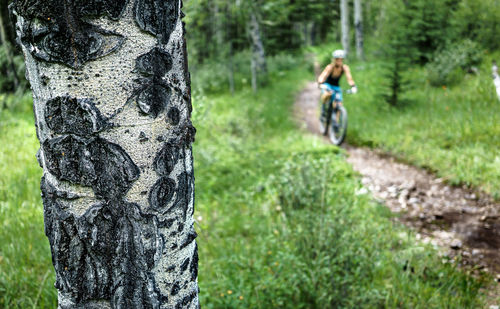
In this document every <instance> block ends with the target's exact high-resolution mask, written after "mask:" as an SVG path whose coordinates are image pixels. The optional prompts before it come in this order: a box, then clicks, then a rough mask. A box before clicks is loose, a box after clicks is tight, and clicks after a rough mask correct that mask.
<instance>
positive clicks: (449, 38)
mask: <svg viewBox="0 0 500 309" xmlns="http://www.w3.org/2000/svg"><path fill="white" fill-rule="evenodd" d="M7 6H8V1H6V0H2V1H1V2H0V10H1V14H0V40H1V43H2V45H1V48H0V72H1V74H0V224H1V226H2V229H1V231H0V306H1V307H3V308H55V307H56V302H57V295H56V290H55V288H54V287H53V284H54V281H55V274H54V271H53V269H52V265H51V256H50V248H49V244H48V241H47V239H46V237H45V235H44V230H43V207H42V204H41V199H40V190H39V182H40V177H41V173H42V171H41V169H40V168H39V167H38V164H37V162H36V158H35V154H36V152H37V150H38V148H39V142H38V140H37V139H36V133H35V126H34V119H33V115H32V99H31V93H30V88H29V85H28V82H27V81H26V79H25V76H24V71H25V67H24V63H23V56H22V53H21V50H20V48H19V47H18V46H17V44H16V42H15V32H14V27H13V25H12V22H11V19H10V17H9V12H8V8H7ZM183 11H184V13H185V15H186V17H185V18H184V21H185V23H186V37H187V44H188V55H189V68H190V71H191V77H192V88H193V107H194V112H193V116H192V117H193V122H194V124H195V126H196V127H197V129H198V133H197V141H196V143H195V144H194V151H195V167H196V186H197V187H196V207H197V211H196V214H195V218H196V221H197V231H198V234H199V237H198V244H199V247H200V277H199V280H200V289H201V291H200V300H201V304H202V306H203V307H205V308H344V307H347V308H360V307H362V308H424V307H425V308H489V307H490V306H493V307H495V306H497V307H495V308H498V304H499V294H498V283H495V280H496V279H495V276H496V273H495V272H492V271H488V269H486V270H485V269H484V266H480V265H472V266H469V267H468V268H467V267H466V268H463V267H458V266H457V265H459V264H460V260H461V257H460V256H453V257H452V256H448V255H446V254H443V252H442V250H441V249H440V248H439V247H438V246H433V245H432V244H430V243H429V244H425V243H422V242H421V241H419V240H417V237H416V232H415V231H414V230H412V229H409V228H407V227H405V226H403V225H402V224H400V223H398V221H397V220H396V219H395V218H397V216H398V215H397V214H392V213H391V212H390V211H389V210H388V209H387V208H386V207H385V205H384V204H383V203H381V202H380V201H377V200H374V199H373V198H372V197H371V196H370V194H368V193H366V192H365V191H363V190H362V188H363V184H362V183H361V180H360V177H359V175H358V174H357V173H356V172H354V171H353V169H352V167H351V166H350V165H349V164H348V163H347V162H346V152H345V151H344V150H343V149H340V148H338V147H335V146H332V145H327V144H325V143H324V142H323V140H322V139H321V138H319V137H317V136H314V135H312V134H310V133H307V132H305V130H303V129H301V127H302V126H303V125H302V124H301V123H297V120H296V119H297V117H298V116H300V115H297V113H298V112H297V110H296V109H294V102H295V101H296V98H297V94H298V93H300V91H302V90H303V89H304V87H305V86H306V85H307V83H311V82H313V81H315V79H316V76H317V74H318V73H319V72H320V71H321V70H322V69H323V68H324V67H325V66H326V65H327V64H329V63H330V61H331V52H332V51H333V50H335V49H346V50H348V57H347V59H346V60H345V63H347V64H348V65H349V66H350V67H351V71H352V74H353V77H354V80H355V81H356V85H357V86H358V89H359V94H358V95H356V96H350V97H348V98H346V100H345V106H346V108H347V109H348V111H349V121H350V123H349V132H348V136H347V142H348V143H349V144H350V145H353V146H364V147H369V148H373V149H378V150H379V151H381V152H383V153H390V154H391V155H393V156H396V157H398V158H399V159H400V160H403V161H405V162H408V163H410V164H412V165H415V166H418V167H423V168H425V169H427V170H430V171H432V172H433V173H434V174H436V177H440V179H443V181H445V182H446V183H448V184H450V185H457V186H465V187H467V188H474V189H477V190H480V191H481V192H485V194H487V195H489V196H491V197H492V198H493V199H494V200H495V199H496V200H498V199H499V198H500V155H499V153H498V146H499V145H500V102H499V98H498V96H497V92H496V89H495V84H494V78H497V79H498V76H497V75H495V71H494V66H493V64H494V61H495V60H500V40H499V31H500V0H481V1H477V0H342V1H339V0H266V1H263V0H254V1H243V0H186V1H184V8H183ZM341 85H342V86H343V87H344V88H346V87H347V83H346V82H345V80H343V81H342V84H341ZM318 91H319V90H318ZM496 228H498V227H496ZM490 270H491V269H490Z"/></svg>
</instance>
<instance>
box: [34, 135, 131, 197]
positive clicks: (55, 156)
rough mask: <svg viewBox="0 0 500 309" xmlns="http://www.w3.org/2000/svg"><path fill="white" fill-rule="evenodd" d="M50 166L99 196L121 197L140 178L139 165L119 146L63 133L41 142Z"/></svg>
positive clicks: (102, 140)
mask: <svg viewBox="0 0 500 309" xmlns="http://www.w3.org/2000/svg"><path fill="white" fill-rule="evenodd" d="M42 148H43V151H44V154H45V162H46V166H47V169H48V170H49V172H51V173H52V174H53V175H55V176H56V177H57V178H58V179H60V180H67V181H69V182H71V183H74V184H80V185H83V186H91V187H92V189H93V190H94V192H95V194H96V196H97V197H98V198H103V199H105V200H119V199H120V198H121V197H122V196H123V195H124V194H125V193H126V192H127V191H128V190H129V189H130V187H131V185H132V183H133V182H134V181H135V180H137V179H138V178H139V174H140V171H139V168H138V167H137V166H136V165H135V164H134V162H133V161H132V159H130V157H129V155H128V154H127V153H126V152H125V151H124V150H123V149H122V148H121V147H120V146H118V145H116V144H113V143H110V142H108V141H106V140H104V139H102V138H90V139H85V138H81V137H78V136H75V135H64V136H61V137H57V138H53V139H49V140H46V141H45V142H44V143H43V145H42Z"/></svg>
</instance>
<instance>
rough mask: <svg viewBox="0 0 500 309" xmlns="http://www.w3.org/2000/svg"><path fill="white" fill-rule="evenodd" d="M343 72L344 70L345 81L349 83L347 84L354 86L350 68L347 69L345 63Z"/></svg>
mask: <svg viewBox="0 0 500 309" xmlns="http://www.w3.org/2000/svg"><path fill="white" fill-rule="evenodd" d="M344 72H345V77H346V78H347V83H348V84H349V86H351V87H354V86H356V83H355V82H354V79H352V75H351V69H349V66H348V65H346V64H344Z"/></svg>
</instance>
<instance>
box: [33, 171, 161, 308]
mask: <svg viewBox="0 0 500 309" xmlns="http://www.w3.org/2000/svg"><path fill="white" fill-rule="evenodd" d="M41 188H42V192H43V194H42V198H43V201H44V206H45V207H44V221H45V233H46V235H47V237H48V238H49V242H50V244H51V251H52V261H53V264H54V268H55V269H56V288H57V289H58V290H60V291H62V292H65V293H70V294H71V295H72V298H73V300H74V301H75V303H76V308H90V307H89V305H86V304H87V303H91V302H92V301H95V300H97V299H107V300H110V301H111V304H112V307H113V308H135V307H136V306H137V305H139V304H140V305H142V307H141V308H158V306H159V305H158V300H157V296H156V295H157V293H151V292H150V291H151V289H152V288H154V278H152V277H151V276H150V275H148V273H149V269H151V268H152V267H153V266H152V264H153V262H152V261H148V260H149V259H151V260H153V259H154V257H153V255H155V254H157V252H158V250H161V249H162V248H160V247H161V246H156V243H157V242H158V240H159V239H161V237H159V235H158V233H157V232H156V229H155V227H156V224H155V222H156V221H155V218H154V217H153V216H150V215H145V214H142V213H141V212H140V209H139V207H138V205H136V204H132V203H128V202H124V201H120V202H110V203H101V204H97V205H94V206H93V207H92V208H90V209H89V210H88V211H87V212H86V213H85V214H84V215H83V216H81V217H76V216H75V215H73V214H71V213H69V212H67V211H65V210H64V209H63V207H62V206H61V203H60V202H61V200H64V199H65V197H64V194H62V193H61V192H58V191H57V190H56V189H55V188H54V187H53V186H52V185H50V183H49V182H48V181H47V180H46V178H45V177H44V178H42V183H41ZM148 227H149V230H148ZM141 235H142V237H141ZM142 238H145V239H146V240H147V241H146V242H143V241H142ZM152 239H154V240H152ZM153 243H154V244H153ZM155 246H156V251H157V252H156V253H152V252H151V250H152V248H154V247H155ZM160 252H161V251H160Z"/></svg>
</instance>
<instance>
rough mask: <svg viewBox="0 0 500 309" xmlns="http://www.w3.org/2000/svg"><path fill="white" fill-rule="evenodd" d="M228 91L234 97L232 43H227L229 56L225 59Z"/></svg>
mask: <svg viewBox="0 0 500 309" xmlns="http://www.w3.org/2000/svg"><path fill="white" fill-rule="evenodd" d="M227 65H228V70H227V71H228V79H229V91H230V92H231V95H234V62H233V42H229V54H228V59H227Z"/></svg>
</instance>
